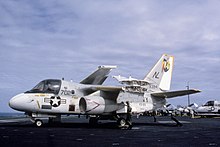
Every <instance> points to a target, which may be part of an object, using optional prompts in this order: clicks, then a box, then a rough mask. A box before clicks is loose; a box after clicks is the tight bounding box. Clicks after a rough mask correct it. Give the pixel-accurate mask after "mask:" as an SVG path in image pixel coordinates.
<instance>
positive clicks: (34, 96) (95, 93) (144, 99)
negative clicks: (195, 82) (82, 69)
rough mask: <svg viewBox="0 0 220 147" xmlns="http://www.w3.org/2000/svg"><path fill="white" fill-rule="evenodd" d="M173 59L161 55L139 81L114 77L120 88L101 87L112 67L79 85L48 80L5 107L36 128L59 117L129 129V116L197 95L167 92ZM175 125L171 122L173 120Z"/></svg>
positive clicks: (193, 91) (95, 73)
mask: <svg viewBox="0 0 220 147" xmlns="http://www.w3.org/2000/svg"><path fill="white" fill-rule="evenodd" d="M173 64H174V57H173V56H170V55H167V54H164V55H162V57H161V58H160V59H159V61H158V62H157V63H156V64H155V65H154V67H153V68H152V69H151V70H150V72H149V73H148V74H147V75H146V76H145V77H144V79H143V80H138V79H135V78H131V77H129V78H125V77H122V76H114V78H115V79H117V80H118V81H119V82H120V83H121V84H122V85H121V86H104V85H102V84H103V82H104V81H105V79H106V78H107V77H108V74H109V73H110V71H111V70H112V69H114V68H116V66H100V67H99V68H98V69H97V70H96V71H95V72H94V73H92V74H91V75H90V76H88V77H87V78H85V79H84V80H82V81H81V82H80V83H74V82H68V81H65V80H57V79H48V80H43V81H41V82H40V83H39V84H37V85H36V86H35V87H34V88H33V89H31V90H29V91H27V92H24V93H21V94H19V95H16V96H15V97H13V98H12V99H11V100H10V101H9V106H10V107H11V108H13V109H15V110H18V111H23V112H25V113H26V114H27V115H28V116H30V118H31V120H32V121H33V122H35V124H36V125H37V126H41V125H42V124H43V121H42V119H43V118H49V122H53V121H61V115H70V114H72V115H86V116H89V123H91V124H96V123H97V122H98V120H101V119H114V120H116V121H117V122H118V124H119V126H120V127H125V126H128V128H131V127H132V122H131V119H130V118H131V115H139V114H141V113H144V112H148V111H154V110H156V109H158V108H162V107H164V106H165V105H166V99H167V98H172V97H177V96H183V95H188V94H193V93H198V92H200V90H196V89H189V90H179V91H169V90H170V84H171V77H172V71H173ZM174 121H175V119H174Z"/></svg>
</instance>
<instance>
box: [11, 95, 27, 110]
mask: <svg viewBox="0 0 220 147" xmlns="http://www.w3.org/2000/svg"><path fill="white" fill-rule="evenodd" d="M23 96H24V94H23V93H22V94H19V95H16V96H14V97H13V98H11V99H10V101H9V106H10V107H11V108H12V109H15V110H21V107H22V98H23Z"/></svg>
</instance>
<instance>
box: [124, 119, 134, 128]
mask: <svg viewBox="0 0 220 147" xmlns="http://www.w3.org/2000/svg"><path fill="white" fill-rule="evenodd" d="M126 124H127V125H128V128H127V129H131V128H132V127H133V125H132V122H131V121H126Z"/></svg>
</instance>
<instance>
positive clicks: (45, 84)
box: [26, 80, 61, 94]
mask: <svg viewBox="0 0 220 147" xmlns="http://www.w3.org/2000/svg"><path fill="white" fill-rule="evenodd" d="M60 85H61V80H44V81H42V82H40V83H39V84H37V85H36V86H35V87H34V88H33V89H31V90H29V91H27V92H26V93H54V94H58V93H59V90H60Z"/></svg>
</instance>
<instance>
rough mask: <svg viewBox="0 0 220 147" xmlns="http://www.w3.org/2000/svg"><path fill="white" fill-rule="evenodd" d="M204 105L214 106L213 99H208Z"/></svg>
mask: <svg viewBox="0 0 220 147" xmlns="http://www.w3.org/2000/svg"><path fill="white" fill-rule="evenodd" d="M204 106H214V101H208V102H207V103H206V104H205V105H204Z"/></svg>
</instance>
